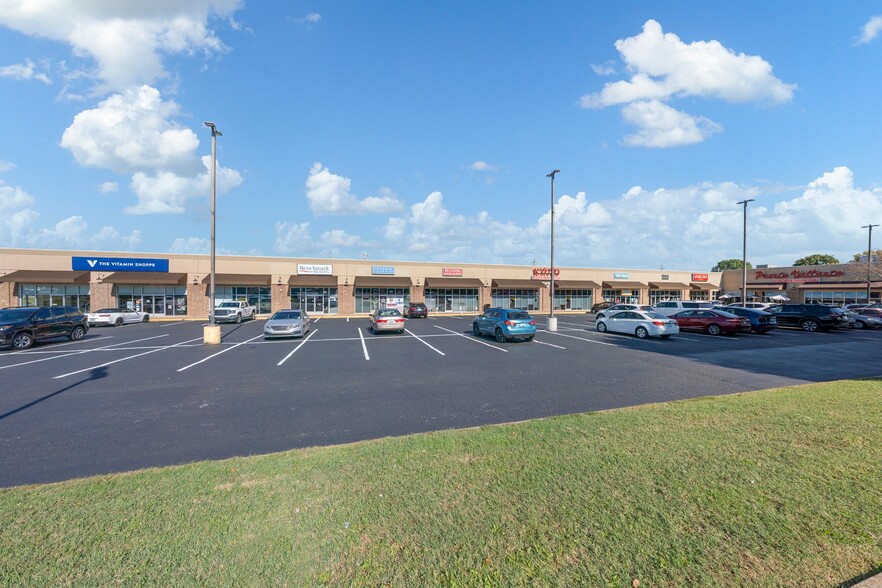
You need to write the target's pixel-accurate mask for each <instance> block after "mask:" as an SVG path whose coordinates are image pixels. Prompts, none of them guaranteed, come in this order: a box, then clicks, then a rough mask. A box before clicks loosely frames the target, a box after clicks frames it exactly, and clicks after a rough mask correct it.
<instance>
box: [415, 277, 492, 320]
mask: <svg viewBox="0 0 882 588" xmlns="http://www.w3.org/2000/svg"><path fill="white" fill-rule="evenodd" d="M481 286H483V284H482V283H481V280H477V279H474V278H426V290H425V303H426V308H428V309H429V312H461V313H462V312H478V311H479V310H480V308H481V306H480V301H481Z"/></svg>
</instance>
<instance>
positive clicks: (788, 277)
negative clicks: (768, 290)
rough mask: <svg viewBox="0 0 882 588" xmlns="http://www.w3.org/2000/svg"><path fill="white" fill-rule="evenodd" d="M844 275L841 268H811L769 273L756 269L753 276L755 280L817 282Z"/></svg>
mask: <svg viewBox="0 0 882 588" xmlns="http://www.w3.org/2000/svg"><path fill="white" fill-rule="evenodd" d="M844 275H845V272H844V271H842V270H830V271H826V272H824V271H819V270H815V269H811V270H793V271H792V272H790V273H787V272H778V273H776V274H770V273H767V272H764V271H762V270H757V271H756V273H755V274H754V278H755V279H757V280H778V281H781V282H819V281H820V279H821V278H840V277H842V276H844Z"/></svg>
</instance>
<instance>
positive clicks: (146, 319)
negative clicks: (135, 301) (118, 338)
mask: <svg viewBox="0 0 882 588" xmlns="http://www.w3.org/2000/svg"><path fill="white" fill-rule="evenodd" d="M141 322H143V323H147V322H150V315H149V314H145V315H144V318H143V319H141Z"/></svg>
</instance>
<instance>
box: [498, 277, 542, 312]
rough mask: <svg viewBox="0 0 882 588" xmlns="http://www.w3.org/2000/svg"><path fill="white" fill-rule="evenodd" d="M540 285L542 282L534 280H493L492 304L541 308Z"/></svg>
mask: <svg viewBox="0 0 882 588" xmlns="http://www.w3.org/2000/svg"><path fill="white" fill-rule="evenodd" d="M539 286H540V283H539V282H535V281H533V280H493V290H492V291H491V294H490V298H491V301H490V305H491V306H493V307H496V308H522V309H524V310H539Z"/></svg>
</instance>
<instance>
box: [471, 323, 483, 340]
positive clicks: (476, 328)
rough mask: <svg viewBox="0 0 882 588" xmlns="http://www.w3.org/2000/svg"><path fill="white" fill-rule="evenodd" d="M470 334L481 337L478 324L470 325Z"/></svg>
mask: <svg viewBox="0 0 882 588" xmlns="http://www.w3.org/2000/svg"><path fill="white" fill-rule="evenodd" d="M472 334H474V335H475V337H480V336H481V329H480V328H479V327H478V323H472Z"/></svg>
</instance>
